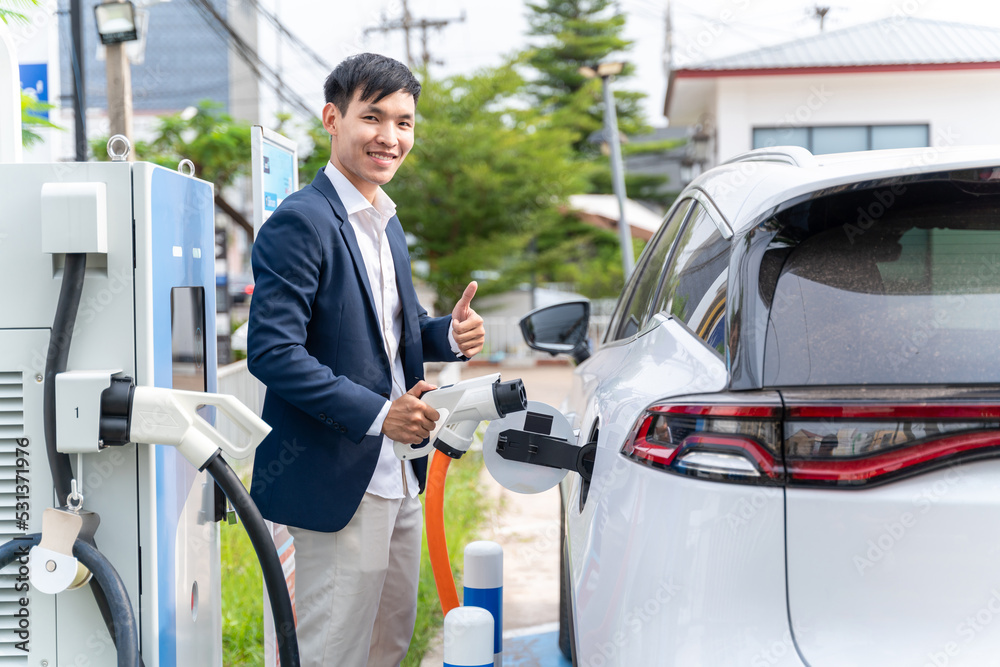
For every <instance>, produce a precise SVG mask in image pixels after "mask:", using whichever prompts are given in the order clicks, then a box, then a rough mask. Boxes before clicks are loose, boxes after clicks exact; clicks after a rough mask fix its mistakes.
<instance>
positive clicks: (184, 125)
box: [91, 100, 253, 242]
mask: <svg viewBox="0 0 1000 667" xmlns="http://www.w3.org/2000/svg"><path fill="white" fill-rule="evenodd" d="M221 107H222V105H221V104H219V103H218V102H213V101H211V100H205V101H202V102H200V103H199V104H198V106H197V107H195V108H194V113H191V112H190V111H183V112H179V113H174V114H168V115H165V116H160V117H159V125H158V127H157V129H156V137H155V138H154V139H153V140H152V141H151V142H144V141H137V142H136V145H135V148H134V150H135V154H136V155H138V156H140V157H141V158H142V159H143V160H146V161H149V162H154V163H156V164H159V165H162V166H164V167H169V168H170V169H176V168H177V165H178V163H180V161H181V160H183V159H185V158H187V159H189V160H191V162H193V163H194V168H195V175H196V176H198V178H201V179H204V180H206V181H209V182H211V183H214V184H215V204H216V206H218V207H219V208H220V209H221V210H222V212H223V213H225V214H226V215H227V216H229V218H230V219H231V220H232V221H233V222H234V223H236V225H238V226H239V227H241V228H242V229H243V231H244V232H246V234H247V238H248V240H249V241H250V242H253V223H251V222H250V221H249V220H247V219H246V216H244V215H243V213H242V212H241V211H240V209H239V208H238V207H237V206H235V205H234V204H233V203H232V202H231V201H230V199H229V195H228V193H227V192H226V189H227V188H228V187H229V186H230V185H232V184H233V183H234V182H235V180H236V179H237V178H239V177H241V176H247V175H248V174H249V173H250V124H249V123H246V122H244V121H237V120H234V119H233V117H232V116H230V115H229V114H228V113H226V112H224V111H222V109H221ZM107 141H108V140H107V138H103V139H96V140H94V141H92V142H91V150H92V151H93V153H94V155H96V156H98V157H99V158H101V159H106V157H105V156H106V155H107V152H106V151H105V150H104V147H105V145H106V144H107Z"/></svg>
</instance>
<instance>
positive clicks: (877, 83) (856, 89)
mask: <svg viewBox="0 0 1000 667" xmlns="http://www.w3.org/2000/svg"><path fill="white" fill-rule="evenodd" d="M715 84H716V85H715V86H714V95H710V96H709V100H708V103H709V105H710V108H711V114H712V115H713V116H714V118H715V131H716V151H715V157H716V160H717V162H722V161H725V160H727V159H729V158H731V157H733V156H734V155H737V154H739V153H742V152H744V151H748V150H750V149H751V148H752V141H753V128H754V127H776V126H780V127H785V126H793V127H806V126H816V125H880V124H910V123H926V124H928V125H929V126H930V142H931V146H944V145H971V144H1000V122H997V119H998V118H1000V70H998V69H984V70H952V71H940V72H877V73H874V72H873V73H859V72H854V73H845V74H809V75H780V76H742V77H720V78H719V79H717V80H716V81H715Z"/></svg>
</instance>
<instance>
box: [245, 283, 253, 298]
mask: <svg viewBox="0 0 1000 667" xmlns="http://www.w3.org/2000/svg"><path fill="white" fill-rule="evenodd" d="M243 293H244V294H246V295H247V296H251V295H252V294H253V285H247V286H246V287H244V288H243Z"/></svg>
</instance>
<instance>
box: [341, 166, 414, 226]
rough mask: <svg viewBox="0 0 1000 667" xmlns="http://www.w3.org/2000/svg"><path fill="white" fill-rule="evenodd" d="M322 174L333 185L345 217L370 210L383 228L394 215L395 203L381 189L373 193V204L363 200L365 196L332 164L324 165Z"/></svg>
mask: <svg viewBox="0 0 1000 667" xmlns="http://www.w3.org/2000/svg"><path fill="white" fill-rule="evenodd" d="M323 173H325V174H326V176H327V178H329V179H330V182H331V183H333V187H334V189H335V190H336V191H337V196H338V197H340V201H341V203H343V204H344V208H345V209H347V215H349V216H351V215H354V214H356V213H360V212H361V211H365V210H371V212H372V213H377V214H378V215H379V216H380V217H381V218H382V224H383V226H384V225H385V224H386V223H387V222H388V221H389V218H391V217H392V216H394V215H396V204H395V202H393V201H392V200H391V199H389V195H387V194H386V193H385V192H384V191H383V190H382V188H379V189H378V190H376V191H375V202H374V204H373V203H372V202H369V201H368V200H367V199H365V196H364V195H363V194H361V192H360V191H359V190H358V189H357V188H356V187H354V184H353V183H351V182H350V181H349V180H347V177H346V176H344V174H342V173H341V171H340V170H339V169H337V167H336V165H334V164H333V162H327V163H326V167H325V168H324V169H323Z"/></svg>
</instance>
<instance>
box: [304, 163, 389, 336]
mask: <svg viewBox="0 0 1000 667" xmlns="http://www.w3.org/2000/svg"><path fill="white" fill-rule="evenodd" d="M312 185H313V187H314V188H316V189H317V190H319V191H320V192H322V193H323V195H324V196H325V197H326V198H327V201H329V202H330V206H331V207H332V208H333V214H334V216H336V218H337V221H336V224H337V226H339V227H340V234H341V235H342V236H343V237H344V243H345V244H346V245H347V249H348V250H349V251H350V253H351V259H352V260H354V271H355V273H357V274H358V279H359V280H360V281H361V284H362V285H364V288H365V295H367V297H368V309H369V311H370V312H371V316H372V320H371V321H372V322H376V323H377V322H378V311H377V310H376V309H375V296H374V295H373V293H372V285H371V282H370V281H369V280H368V271H367V270H366V269H365V261H364V257H363V256H362V255H361V247H360V246H359V245H358V237H357V235H355V233H354V226H353V225H351V224H350V223H349V222H348V220H347V209H346V208H344V203H343V202H342V201H340V197H339V196H338V195H337V189H336V188H334V187H333V183H331V182H330V178H329V177H328V176H327V175H326V174H325V173H323V170H322V169H320V171H319V173H318V174H317V175H316V178H314V179H313V182H312ZM345 223H348V224H345ZM393 259H395V254H394V255H393ZM375 329H376V331H378V332H379V336H380V337H381V335H382V334H381V329H380V328H379V327H378V326H376V327H375Z"/></svg>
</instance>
